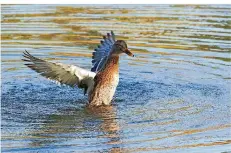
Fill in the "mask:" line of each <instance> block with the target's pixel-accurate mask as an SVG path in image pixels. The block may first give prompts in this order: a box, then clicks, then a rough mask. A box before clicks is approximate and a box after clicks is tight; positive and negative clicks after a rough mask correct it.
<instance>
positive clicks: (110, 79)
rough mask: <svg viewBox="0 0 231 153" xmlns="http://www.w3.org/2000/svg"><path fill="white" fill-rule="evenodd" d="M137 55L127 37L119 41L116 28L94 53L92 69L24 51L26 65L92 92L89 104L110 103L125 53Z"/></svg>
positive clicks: (55, 79) (92, 105) (104, 104)
mask: <svg viewBox="0 0 231 153" xmlns="http://www.w3.org/2000/svg"><path fill="white" fill-rule="evenodd" d="M123 53H125V54H127V55H128V56H131V57H134V55H133V53H132V52H131V51H130V50H129V49H128V47H127V44H126V42H125V41H124V40H116V38H115V34H114V32H113V31H111V32H110V33H107V34H106V35H104V36H103V40H101V41H100V45H98V47H97V48H96V49H94V51H93V52H92V68H91V70H86V69H83V68H81V67H79V66H75V65H68V64H63V63H56V62H50V61H47V60H44V59H40V58H37V57H35V56H33V55H31V54H30V53H29V52H28V51H27V50H25V52H23V57H24V58H23V59H22V60H23V61H24V62H26V63H25V65H26V66H27V67H29V68H30V69H32V70H34V71H35V72H37V73H39V74H40V75H41V76H43V77H46V78H47V79H49V80H52V81H55V82H56V83H58V84H61V85H67V86H70V87H73V88H74V87H78V88H82V89H83V90H84V95H85V94H87V95H88V106H90V107H97V106H108V105H111V101H112V99H113V96H114V94H115V91H116V88H117V86H118V83H119V58H120V55H121V54H123Z"/></svg>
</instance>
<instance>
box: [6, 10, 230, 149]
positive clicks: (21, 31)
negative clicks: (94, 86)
mask: <svg viewBox="0 0 231 153" xmlns="http://www.w3.org/2000/svg"><path fill="white" fill-rule="evenodd" d="M230 8H231V7H230V5H189V6H184V5H115V6H111V5H2V8H1V13H2V22H1V27H2V35H1V49H2V53H1V56H2V61H1V64H2V97H1V98H2V99H1V107H2V108H1V116H2V122H1V123H2V133H1V136H2V142H1V145H2V151H3V152H158V153H159V152H163V153H166V152H167V153H168V152H169V153H173V152H174V153H175V152H192V153H197V152H203V153H205V152H208V153H210V152H218V153H221V152H229V151H231V149H230V147H231V145H230V144H231V139H230V135H231V132H230V129H231V122H230V117H231V114H230V106H231V105H230V104H231V103H230V99H231V92H230V91H231V90H230V85H231V84H230V83H231V81H230V79H231V76H230V67H231V63H230V62H231V57H230V51H231V45H230V44H231V43H230V40H231V37H230V34H231V31H230V29H231V27H230V25H231V24H230V23H231V20H230V18H231V11H230ZM110 30H113V31H114V32H115V34H116V35H117V39H123V40H125V41H126V42H127V43H128V46H129V48H130V49H131V51H133V53H134V54H135V55H136V57H135V58H131V57H127V56H126V55H123V56H122V57H121V60H120V83H119V86H118V88H117V91H116V94H115V98H114V100H113V104H112V106H110V107H107V108H101V109H95V110H89V109H87V108H85V105H86V103H87V97H85V96H84V95H83V91H82V90H79V89H72V88H68V87H60V86H58V85H56V84H53V83H52V82H50V81H48V80H46V79H44V78H43V77H41V76H39V75H38V74H37V73H35V72H33V71H32V70H30V69H28V68H27V67H26V66H24V65H23V64H24V63H23V62H22V61H21V58H22V52H23V51H24V50H25V49H26V50H27V51H29V52H30V53H31V54H33V55H35V56H37V57H40V58H43V59H47V60H49V61H53V62H62V63H68V64H74V65H78V66H80V67H82V68H86V69H90V68H91V53H92V50H93V48H94V47H95V46H96V45H97V44H98V42H99V41H100V39H101V35H103V34H105V33H107V32H110Z"/></svg>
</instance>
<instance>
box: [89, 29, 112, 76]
mask: <svg viewBox="0 0 231 153" xmlns="http://www.w3.org/2000/svg"><path fill="white" fill-rule="evenodd" d="M100 43H101V45H99V46H98V48H96V49H95V51H94V52H93V53H92V68H91V71H92V72H96V73H97V72H98V71H99V70H100V69H101V68H102V67H103V66H104V64H105V62H106V61H107V57H108V56H109V54H110V51H111V49H112V46H113V44H114V43H115V34H114V33H113V31H111V34H110V33H107V35H106V36H103V41H100Z"/></svg>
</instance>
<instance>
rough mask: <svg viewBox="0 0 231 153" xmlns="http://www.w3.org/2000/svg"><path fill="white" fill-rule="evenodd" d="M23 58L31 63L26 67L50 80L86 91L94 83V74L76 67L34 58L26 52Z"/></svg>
mask: <svg viewBox="0 0 231 153" xmlns="http://www.w3.org/2000/svg"><path fill="white" fill-rule="evenodd" d="M23 56H24V57H25V58H26V59H22V60H24V61H26V62H29V63H27V64H25V65H26V66H28V67H29V68H31V69H32V70H34V71H36V72H38V73H39V74H41V75H42V76H44V77H46V78H48V79H51V80H54V81H58V82H59V83H61V84H65V85H68V86H71V87H76V86H78V87H80V88H85V90H86V88H87V87H89V85H90V84H92V83H93V78H94V77H95V73H94V72H91V71H88V70H85V69H82V68H80V67H77V66H74V65H66V64H61V63H52V62H48V61H46V60H42V59H39V58H36V57H34V56H32V55H31V54H29V53H28V52H27V51H25V52H24V55H23Z"/></svg>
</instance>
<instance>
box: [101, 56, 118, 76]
mask: <svg viewBox="0 0 231 153" xmlns="http://www.w3.org/2000/svg"><path fill="white" fill-rule="evenodd" d="M104 70H110V71H116V72H118V70H119V55H112V56H109V57H108V60H107V62H106V64H105V67H104Z"/></svg>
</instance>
